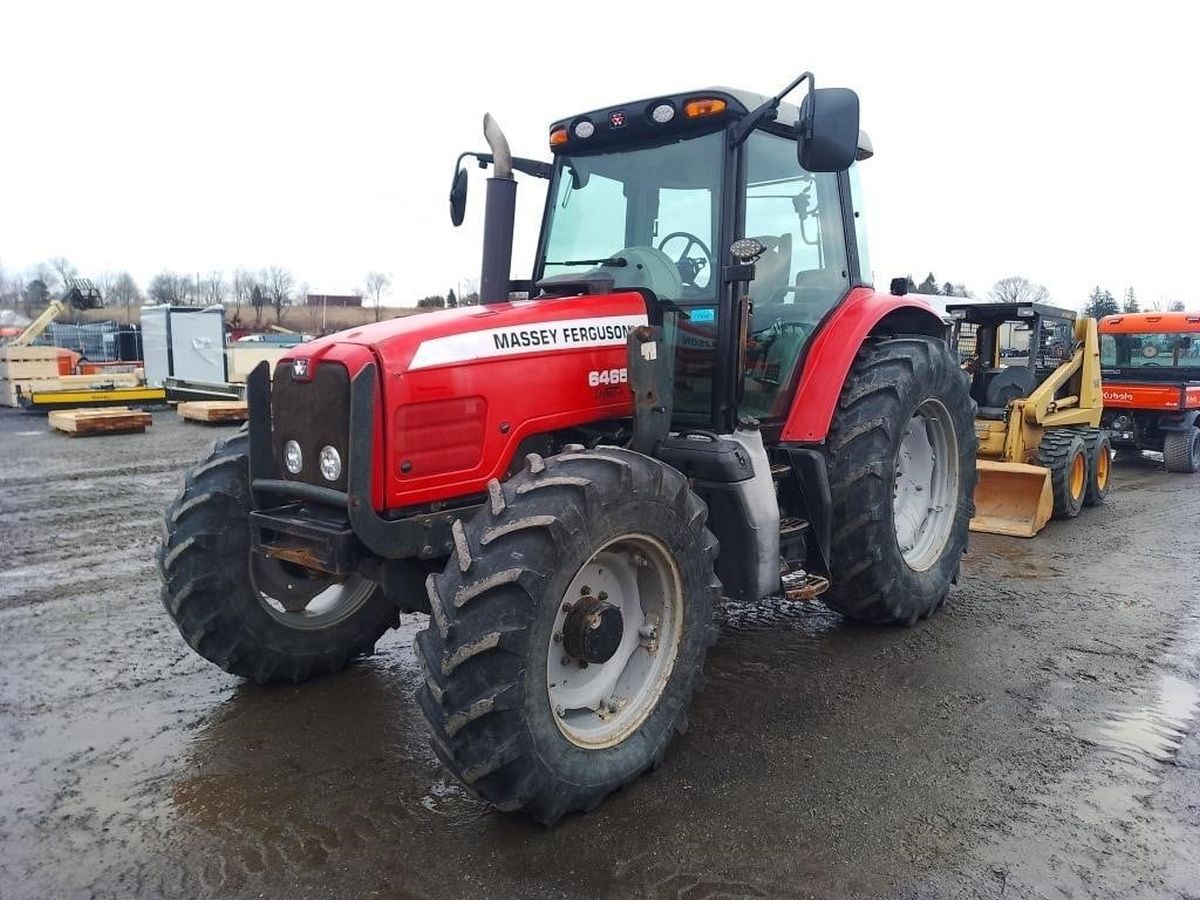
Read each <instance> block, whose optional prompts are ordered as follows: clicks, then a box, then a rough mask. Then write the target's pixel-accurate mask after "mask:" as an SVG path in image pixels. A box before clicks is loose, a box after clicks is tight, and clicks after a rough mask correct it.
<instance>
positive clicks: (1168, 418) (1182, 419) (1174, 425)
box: [1157, 409, 1200, 431]
mask: <svg viewBox="0 0 1200 900" xmlns="http://www.w3.org/2000/svg"><path fill="white" fill-rule="evenodd" d="M1197 419H1200V409H1189V410H1185V411H1184V412H1178V413H1162V414H1161V415H1160V416H1159V417H1158V422H1157V425H1158V430H1159V431H1190V430H1191V429H1193V428H1195V427H1196V426H1197Z"/></svg>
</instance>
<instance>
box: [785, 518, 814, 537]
mask: <svg viewBox="0 0 1200 900" xmlns="http://www.w3.org/2000/svg"><path fill="white" fill-rule="evenodd" d="M808 527H809V526H808V519H801V518H799V517H798V516H784V517H783V518H782V519H780V520H779V536H780V537H782V538H789V537H795V536H796V535H798V534H801V533H803V532H805V531H807V530H808Z"/></svg>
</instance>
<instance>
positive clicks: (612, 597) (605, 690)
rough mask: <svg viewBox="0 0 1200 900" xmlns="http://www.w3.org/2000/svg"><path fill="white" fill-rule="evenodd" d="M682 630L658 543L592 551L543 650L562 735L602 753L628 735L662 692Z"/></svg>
mask: <svg viewBox="0 0 1200 900" xmlns="http://www.w3.org/2000/svg"><path fill="white" fill-rule="evenodd" d="M682 629H683V582H682V578H681V576H680V573H679V570H678V568H677V567H676V565H675V562H674V560H673V559H672V557H671V555H670V553H669V552H668V551H667V549H666V547H665V546H663V544H662V543H661V542H660V541H658V539H656V538H653V537H650V536H648V535H643V534H628V535H623V536H621V537H618V538H614V539H613V540H610V541H609V542H608V543H606V544H605V545H604V546H602V547H601V548H600V549H599V550H597V551H596V552H595V553H594V554H593V555H592V557H591V558H590V559H589V560H588V561H587V562H586V563H585V564H584V565H583V567H582V568H580V570H579V571H578V572H577V573H576V575H575V577H574V578H573V579H572V580H571V584H570V585H569V586H568V587H567V590H566V593H565V594H564V596H563V599H562V600H561V601H560V602H559V607H558V610H557V611H556V614H555V619H554V627H553V632H552V636H551V639H550V641H549V646H548V647H547V657H546V690H547V694H548V699H549V702H550V708H551V711H552V713H553V715H554V719H555V723H556V724H557V725H558V728H559V730H560V731H561V732H562V733H563V735H564V736H565V737H566V738H567V739H568V740H570V741H571V742H572V743H573V744H576V745H577V746H580V747H584V748H587V749H601V748H604V747H612V746H615V745H617V744H619V743H621V742H622V741H624V740H625V739H626V738H628V737H630V736H631V735H632V734H634V733H635V732H636V731H637V729H638V727H639V726H641V724H642V723H643V722H644V721H645V720H646V719H647V717H649V715H650V714H651V713H652V712H653V711H654V709H655V708H656V707H657V705H658V702H659V700H660V698H661V697H662V693H663V691H664V690H665V689H666V686H667V682H668V680H669V678H670V675H671V671H672V669H673V668H674V665H675V657H676V655H677V653H678V650H679V644H680V641H681V635H682Z"/></svg>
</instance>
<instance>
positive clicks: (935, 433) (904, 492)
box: [892, 398, 959, 572]
mask: <svg viewBox="0 0 1200 900" xmlns="http://www.w3.org/2000/svg"><path fill="white" fill-rule="evenodd" d="M958 481H959V472H958V438H957V436H956V435H955V433H954V425H953V421H952V419H951V417H950V412H949V411H948V410H947V409H946V407H945V405H944V404H943V403H942V401H941V400H937V399H934V398H930V399H928V400H926V401H925V402H924V403H922V404H921V405H920V406H919V407H917V411H916V413H914V415H913V417H912V418H911V419H910V420H909V421H908V423H907V424H906V425H905V426H904V432H903V434H902V435H901V438H900V447H899V449H898V452H897V453H896V468H895V481H894V488H893V492H892V522H893V524H894V526H895V529H896V543H897V544H898V545H899V547H900V553H901V555H902V556H903V557H904V561H905V563H907V564H908V566H909V568H911V569H913V570H915V571H919V572H920V571H925V570H926V569H929V568H930V567H932V566H933V565H934V563H936V562H937V560H938V558H939V557H940V556H941V554H942V550H943V549H945V546H946V542H947V541H948V540H949V539H950V532H951V530H952V528H953V525H954V517H955V514H956V512H957V507H958Z"/></svg>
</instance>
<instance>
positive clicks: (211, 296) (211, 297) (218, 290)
mask: <svg viewBox="0 0 1200 900" xmlns="http://www.w3.org/2000/svg"><path fill="white" fill-rule="evenodd" d="M200 291H201V297H202V300H201V302H202V303H203V304H204V305H205V306H224V305H225V275H224V273H222V272H219V271H217V270H216V269H214V270H213V271H211V272H209V273H208V274H207V275H206V276H205V277H204V280H203V281H201V282H200Z"/></svg>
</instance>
